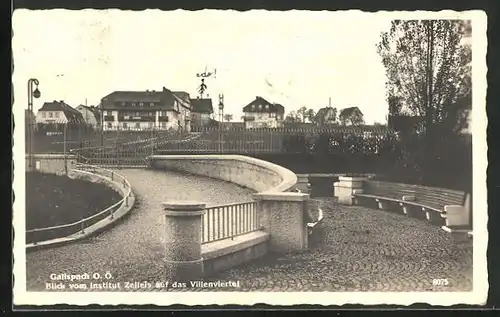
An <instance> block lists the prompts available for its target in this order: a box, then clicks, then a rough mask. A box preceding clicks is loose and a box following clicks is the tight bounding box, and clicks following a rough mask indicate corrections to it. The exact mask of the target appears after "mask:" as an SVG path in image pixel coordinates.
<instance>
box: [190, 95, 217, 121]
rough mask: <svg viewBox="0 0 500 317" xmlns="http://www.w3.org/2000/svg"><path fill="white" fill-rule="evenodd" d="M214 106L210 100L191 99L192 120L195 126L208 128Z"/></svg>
mask: <svg viewBox="0 0 500 317" xmlns="http://www.w3.org/2000/svg"><path fill="white" fill-rule="evenodd" d="M213 113H214V106H213V104H212V99H210V98H196V99H191V119H192V122H193V125H197V126H206V125H208V124H209V123H210V120H211V119H212V114H213Z"/></svg>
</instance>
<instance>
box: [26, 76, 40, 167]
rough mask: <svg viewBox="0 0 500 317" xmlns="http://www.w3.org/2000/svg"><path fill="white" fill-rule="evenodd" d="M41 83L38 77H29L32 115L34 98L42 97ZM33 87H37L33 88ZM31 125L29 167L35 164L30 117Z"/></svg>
mask: <svg viewBox="0 0 500 317" xmlns="http://www.w3.org/2000/svg"><path fill="white" fill-rule="evenodd" d="M39 84H40V83H39V82H38V79H36V78H30V79H28V115H29V116H31V115H32V114H33V115H34V112H33V98H37V99H38V98H40V95H41V93H40V90H38V85H39ZM33 88H35V89H34V90H33ZM28 127H29V131H28V133H29V137H28V157H29V159H28V167H30V168H31V167H32V166H33V122H32V119H31V118H30V122H29V124H28Z"/></svg>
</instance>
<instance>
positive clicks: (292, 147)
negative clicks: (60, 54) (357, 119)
mask: <svg viewBox="0 0 500 317" xmlns="http://www.w3.org/2000/svg"><path fill="white" fill-rule="evenodd" d="M391 133H392V132H391V131H390V130H389V129H388V128H387V127H384V126H329V127H308V128H286V127H285V128H258V129H244V128H234V127H231V128H227V127H226V126H225V125H220V126H217V127H194V128H193V129H192V131H190V132H188V131H183V130H155V129H154V128H153V129H143V128H142V129H135V128H133V129H126V130H119V129H118V130H116V131H100V130H95V129H91V128H88V127H87V126H85V127H78V126H73V127H68V128H67V129H63V131H62V132H61V131H55V130H54V131H53V130H50V131H49V130H47V129H45V130H38V131H37V132H36V133H35V135H34V140H33V145H34V146H33V147H34V151H33V152H34V153H67V154H69V153H72V154H76V155H77V157H78V162H80V163H85V164H94V165H106V166H114V167H121V166H138V167H144V166H147V160H146V158H147V157H148V156H150V155H153V154H186V153H193V154H196V153H200V154H243V155H254V154H256V155H259V154H283V153H287V154H300V153H326V152H336V153H337V152H342V153H344V152H346V153H347V154H352V153H351V152H360V153H361V152H363V153H365V152H370V151H372V152H375V153H376V154H377V153H378V152H380V151H382V150H385V149H392V148H393V147H394V144H395V141H394V137H393V136H392V134H391Z"/></svg>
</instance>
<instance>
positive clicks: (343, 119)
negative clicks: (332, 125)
mask: <svg viewBox="0 0 500 317" xmlns="http://www.w3.org/2000/svg"><path fill="white" fill-rule="evenodd" d="M339 121H340V123H341V124H342V125H361V124H363V123H364V122H365V120H364V119H363V113H362V112H361V110H359V108H358V107H349V108H344V109H342V110H340V114H339Z"/></svg>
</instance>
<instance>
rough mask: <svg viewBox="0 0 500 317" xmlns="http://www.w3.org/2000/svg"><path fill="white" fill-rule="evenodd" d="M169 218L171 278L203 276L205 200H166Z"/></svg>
mask: <svg viewBox="0 0 500 317" xmlns="http://www.w3.org/2000/svg"><path fill="white" fill-rule="evenodd" d="M163 209H164V210H165V220H166V237H165V259H164V262H165V271H166V279H167V280H169V281H188V280H193V279H196V278H200V277H202V276H203V258H202V257H201V222H202V221H203V214H204V213H205V204H203V203H198V202H187V201H179V202H167V203H163Z"/></svg>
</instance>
